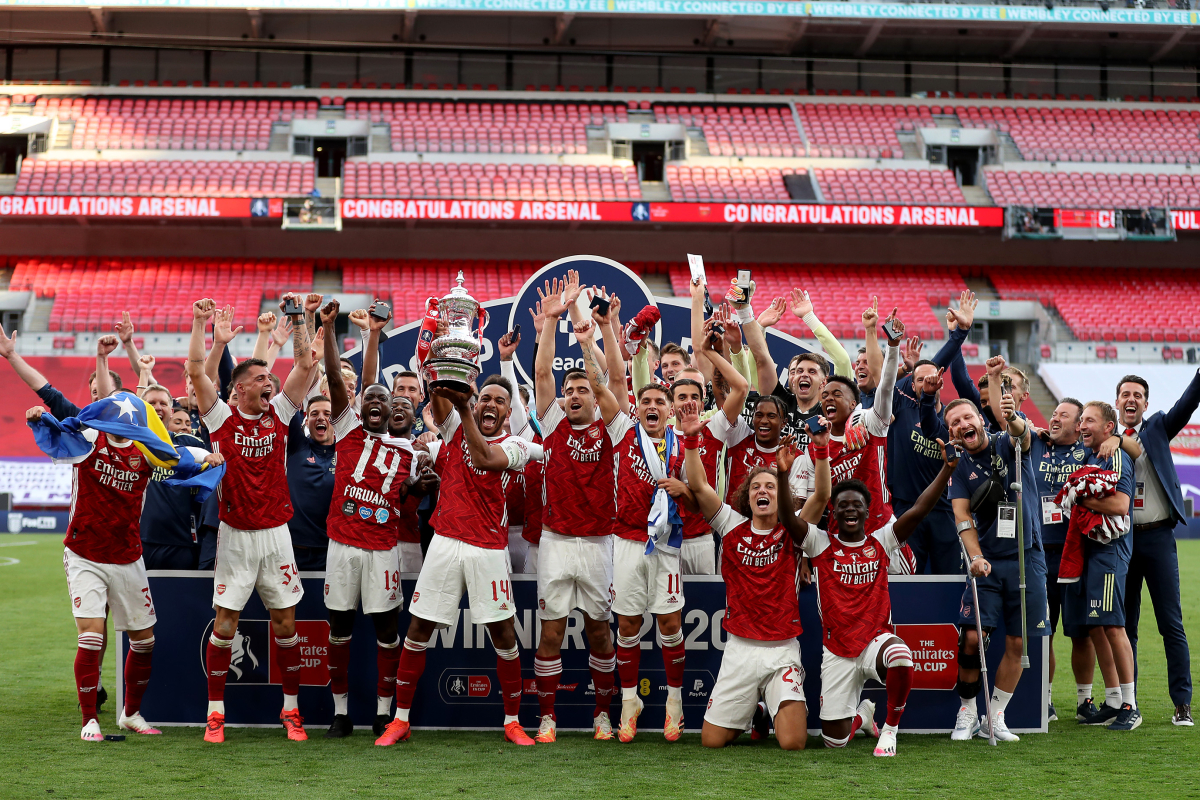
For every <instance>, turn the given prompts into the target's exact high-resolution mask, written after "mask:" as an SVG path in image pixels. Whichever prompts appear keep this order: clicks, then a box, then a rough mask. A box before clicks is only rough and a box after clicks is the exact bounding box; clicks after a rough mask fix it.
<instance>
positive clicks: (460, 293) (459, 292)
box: [445, 269, 473, 300]
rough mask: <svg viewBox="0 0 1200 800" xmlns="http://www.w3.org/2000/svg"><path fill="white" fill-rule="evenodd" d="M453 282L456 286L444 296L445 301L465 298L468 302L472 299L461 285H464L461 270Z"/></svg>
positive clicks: (464, 281) (464, 280)
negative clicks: (453, 298)
mask: <svg viewBox="0 0 1200 800" xmlns="http://www.w3.org/2000/svg"><path fill="white" fill-rule="evenodd" d="M454 282H455V283H456V284H458V285H457V286H455V287H454V288H452V289H451V290H450V293H449V294H448V295H446V297H445V299H447V300H449V299H450V298H452V297H465V298H467V299H468V300H470V299H473V298H472V297H471V294H470V292H468V291H467V287H465V286H463V284H464V283H466V279H465V278H464V277H463V271H462V270H461V269H460V270H459V271H458V277H457V278H455V279H454Z"/></svg>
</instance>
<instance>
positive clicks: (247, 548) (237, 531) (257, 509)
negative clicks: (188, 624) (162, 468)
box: [187, 294, 320, 742]
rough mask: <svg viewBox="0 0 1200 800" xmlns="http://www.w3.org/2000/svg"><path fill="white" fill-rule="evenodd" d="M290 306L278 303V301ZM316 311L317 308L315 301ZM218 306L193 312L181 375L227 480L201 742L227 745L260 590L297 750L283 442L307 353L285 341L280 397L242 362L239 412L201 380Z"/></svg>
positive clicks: (301, 736) (255, 367)
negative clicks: (233, 660)
mask: <svg viewBox="0 0 1200 800" xmlns="http://www.w3.org/2000/svg"><path fill="white" fill-rule="evenodd" d="M289 299H294V296H293V295H290V294H288V295H285V296H284V300H285V301H286V300H289ZM317 299H318V302H319V300H320V298H319V296H318V298H317ZM216 308H217V304H216V303H214V302H213V301H212V300H210V299H208V298H205V299H203V300H197V301H196V302H195V303H194V304H193V306H192V338H191V342H190V343H189V345H188V362H187V372H188V376H189V377H190V378H191V380H192V386H193V387H194V389H195V392H196V401H197V403H198V404H199V408H200V413H201V415H202V420H203V422H204V425H205V427H207V428H208V431H209V434H210V436H211V438H212V447H213V452H214V453H220V454H221V455H222V456H224V457H225V462H226V464H227V467H226V472H225V477H224V478H222V480H221V484H220V486H219V487H218V489H217V494H218V508H219V516H220V520H221V522H220V527H219V529H218V530H219V532H218V537H217V556H216V568H215V573H214V575H213V607H214V608H215V609H216V621H215V622H214V623H213V632H212V636H210V637H209V640H208V646H207V648H206V655H205V663H206V664H207V670H208V725H207V727H206V729H205V732H204V740H205V741H206V742H223V741H225V679H226V675H227V673H228V671H229V662H230V657H231V655H232V653H233V650H232V648H233V640H234V634H235V633H236V632H237V624H238V618H239V617H240V616H241V612H242V609H243V608H244V607H245V605H246V601H247V600H249V599H250V593H251V592H252V591H254V590H256V589H257V590H258V595H259V598H261V599H262V601H263V605H265V606H266V607H267V609H268V611H269V612H270V614H271V627H272V629H273V631H274V634H275V643H276V645H278V647H279V661H280V667H281V669H280V673H281V674H282V676H283V677H282V684H283V710H282V711H281V712H280V715H279V718H280V721H281V722H282V723H283V726H284V728H285V729H287V733H288V739H291V740H293V741H304V740H305V739H307V738H308V735H307V734H306V733H305V732H304V721H303V720H302V719H301V717H300V710H299V706H298V695H299V691H300V647H299V637H298V636H297V635H296V604H297V603H299V602H300V598H301V597H303V596H304V589H303V588H302V587H301V585H300V575H299V569H297V567H296V559H295V556H294V554H293V552H292V537H291V534H290V533H289V531H288V526H287V523H288V520H289V519H290V518H291V516H292V500H291V495H290V494H289V492H288V484H287V474H286V473H287V438H288V436H287V432H288V425H289V424H290V423H291V421H292V417H294V416H295V415H296V410H297V409H298V408H300V407H301V406H302V405H303V400H304V392H305V389H307V388H308V385H309V380H310V378H311V376H312V370H313V364H312V353H311V352H310V351H309V348H308V346H307V345H306V344H305V341H304V336H303V331H304V326H302V325H297V326H296V331H295V335H294V338H293V350H294V358H295V366H293V367H292V371H291V373H290V374H289V375H288V377H287V380H286V381H284V384H283V391H282V392H281V393H280V394H278V395H274V385H273V384H272V383H271V379H270V372H269V371H268V369H267V365H266V363H265V362H263V361H261V360H259V359H255V358H250V359H246V360H245V361H243V362H241V363H240V364H238V365H237V366H236V367H235V368H234V370H233V376H232V383H233V387H234V391H235V392H236V393H237V405H236V406H230V405H229V404H227V403H225V402H223V401H222V400H221V398H220V397H219V396H218V395H217V387H216V386H214V385H213V382H212V380H211V379H210V378H209V377H208V375H206V374H205V373H204V328H205V326H206V325H207V323H208V320H209V319H211V318H212V316H213V314H214V313H216Z"/></svg>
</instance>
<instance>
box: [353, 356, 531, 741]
mask: <svg viewBox="0 0 1200 800" xmlns="http://www.w3.org/2000/svg"><path fill="white" fill-rule="evenodd" d="M430 394H431V397H430V400H429V403H430V406H431V407H432V409H433V419H434V421H435V422H436V423H438V426H439V427H440V428H441V433H442V439H443V441H444V442H445V444H443V445H442V446H443V447H444V448H446V450H445V455H446V462H445V465H444V466H443V467H442V483H441V492H440V496H439V499H438V507H437V512H436V514H435V516H434V518H433V528H434V530H435V531H436V533H435V534H434V536H433V541H431V542H430V544H429V550H428V551H427V553H426V555H425V563H424V564H423V565H422V566H421V575H420V577H419V578H417V586H416V590H415V591H414V592H413V596H412V603H411V604H410V606H409V612H410V613H411V614H412V622H411V624H409V626H408V635H407V636H406V637H405V639H404V649H403V651H402V652H401V654H400V667H399V670H398V671H397V673H396V718H395V719H393V720H392V721H391V722H390V723H389V724H388V726H387V728H386V729H385V730H384V732H383V735H382V736H380V737H379V738H378V739H376V740H375V744H377V745H380V746H386V745H392V744H396V743H397V742H402V741H404V740H405V739H407V738H408V737H409V735H410V733H411V729H410V727H409V720H408V715H409V711H410V709H411V708H412V702H413V695H414V694H415V692H416V689H417V682H418V681H419V680H420V679H421V673H422V672H424V671H425V650H426V648H428V646H429V640H430V639H432V638H433V632H434V630H436V629H437V628H439V627H442V628H444V627H449V626H450V625H451V624H453V623H454V622H455V620H456V619H457V618H458V613H459V612H458V604H459V601H460V600H462V596H463V592H464V591H466V592H467V593H468V595H469V597H470V602H471V619H472V620H473V621H474V622H475V624H477V625H485V626H487V629H488V633H489V634H490V635H491V637H492V646H493V647H495V648H496V673H497V677H498V678H499V680H500V693H501V696H502V698H503V702H504V738H505V739H506V740H508V741H510V742H513V743H514V744H520V745H532V744H533V739H530V738H529V735H528V734H526V733H525V731H524V730H522V729H521V723H520V720H519V719H518V718H517V714H518V712H519V711H520V708H521V662H520V660H519V658H520V652H519V651H518V649H517V634H516V628H515V626H514V625H513V617H514V616H515V614H516V610H517V606H516V603H515V602H514V601H513V597H512V591H511V588H510V584H509V574H508V553H507V551H506V550H505V548H506V547H507V545H508V506H507V504H506V503H505V496H506V491H507V488H508V484H509V482H510V481H514V480H516V479H517V474H518V473H519V472H520V470H522V469H524V467H525V465H526V463H528V461H529V459H530V458H531V457H534V458H538V459H540V458H541V448H540V447H538V446H537V445H533V444H530V443H529V442H527V441H525V440H524V439H522V438H520V437H518V436H510V435H509V434H507V433H505V432H504V421H505V419H507V418H508V414H509V410H510V402H511V398H512V390H511V384H509V382H508V380H507V379H505V378H501V377H499V376H496V375H493V376H491V377H489V378H488V379H487V380H486V381H484V382H483V386H482V388H481V389H480V392H479V399H478V400H477V401H476V403H475V407H474V409H473V410H472V408H471V406H470V403H471V392H470V390H469V389H468V390H467V391H457V390H455V389H451V388H447V387H444V386H434V387H432V388H431V390H430ZM439 455H440V454H439Z"/></svg>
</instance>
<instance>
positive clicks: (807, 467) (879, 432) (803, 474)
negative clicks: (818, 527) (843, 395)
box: [788, 409, 892, 533]
mask: <svg viewBox="0 0 1200 800" xmlns="http://www.w3.org/2000/svg"><path fill="white" fill-rule="evenodd" d="M848 424H851V425H857V424H862V425H864V426H865V427H866V429H867V443H866V444H864V445H863V446H862V447H860V448H859V449H857V450H847V449H846V446H845V441H846V440H845V437H843V436H830V437H829V471H830V477H831V478H832V481H833V484H832V485H833V486H837V485H838V481H844V480H848V479H851V478H854V479H857V480H860V481H862V482H863V483H865V484H866V485H867V488H868V489H870V490H871V507H870V509H869V513H870V517H869V519H868V520H867V533H872V532H874V531H877V530H879V529H880V528H882V527H883V526H884V525H886V524H887V521H888V520H889V519H891V518H892V496H891V494H890V493H889V492H888V488H887V434H888V427H889V424H890V420H887V421H885V420H882V419H880V418H879V416H878V414H876V413H874V409H867V411H866V412H865V413H863V412H862V411H861V409H860V410H859V411H858V412H855V415H854V416H852V417H851V420H850V422H849V423H848ZM788 484H789V485H790V486H791V487H792V491H793V492H794V493H795V494H796V495H797V496H799V497H808V496H809V495H810V494H812V493H813V491H815V489H816V471H815V466H814V464H813V461H812V457H811V454H810V453H809V452H808V450H807V449H806V450H805V451H804V452H803V453H801V454H800V455H799V456H798V457H797V458H796V460H795V462H793V464H792V469H791V472H789V473H788ZM829 510H830V511H832V510H833V504H832V501H830V506H829ZM829 532H830V533H837V522H836V521H835V520H834V519H833V516H832V515H831V516H830V517H829Z"/></svg>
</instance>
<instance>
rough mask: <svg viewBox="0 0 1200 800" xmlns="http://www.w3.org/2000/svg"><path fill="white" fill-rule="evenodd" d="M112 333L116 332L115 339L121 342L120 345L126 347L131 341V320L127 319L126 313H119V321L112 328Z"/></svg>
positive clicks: (127, 313) (127, 314)
mask: <svg viewBox="0 0 1200 800" xmlns="http://www.w3.org/2000/svg"><path fill="white" fill-rule="evenodd" d="M113 331H115V332H116V334H117V338H118V339H120V340H121V344H124V345H128V344H129V343H130V342H131V341H133V320H131V319H130V318H129V312H128V311H122V312H121V321H120V322H118V323H117V324H116V325H114V326H113Z"/></svg>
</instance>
